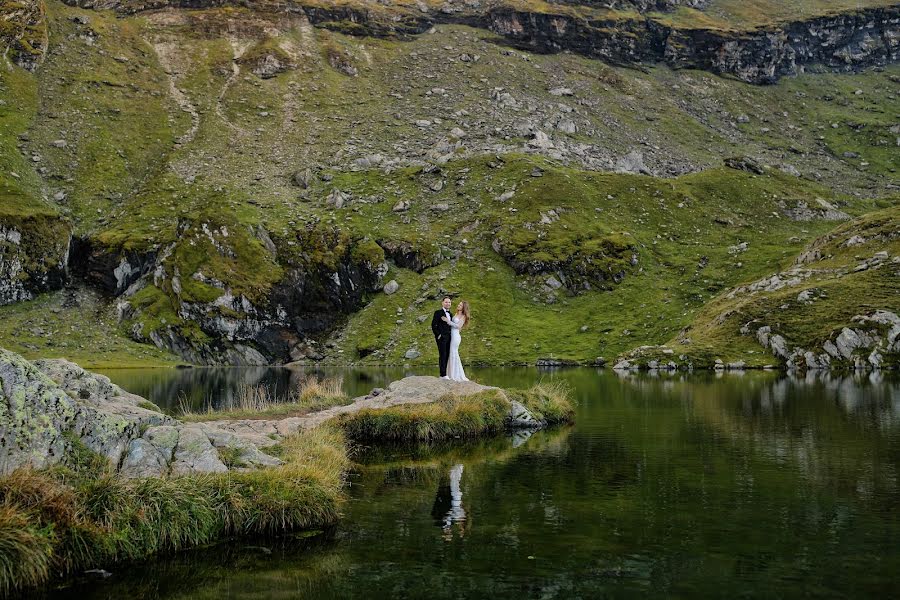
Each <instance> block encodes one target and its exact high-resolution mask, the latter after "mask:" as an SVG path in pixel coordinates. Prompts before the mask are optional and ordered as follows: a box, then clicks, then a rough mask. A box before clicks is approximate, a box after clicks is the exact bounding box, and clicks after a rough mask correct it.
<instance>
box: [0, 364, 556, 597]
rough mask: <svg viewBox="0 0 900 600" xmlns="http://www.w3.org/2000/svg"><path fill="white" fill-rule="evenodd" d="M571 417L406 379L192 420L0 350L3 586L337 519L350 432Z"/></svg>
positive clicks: (543, 397) (496, 393)
mask: <svg viewBox="0 0 900 600" xmlns="http://www.w3.org/2000/svg"><path fill="white" fill-rule="evenodd" d="M519 400H521V401H522V402H520V401H519ZM523 403H528V404H529V405H530V406H529V407H526V406H525V405H524V404H523ZM572 414H573V411H572V407H571V403H570V401H569V399H568V398H567V397H566V394H564V393H562V392H561V390H558V389H550V388H547V390H544V391H537V392H535V388H532V390H527V391H523V392H509V391H504V390H501V389H499V388H492V387H488V386H482V385H479V384H477V383H472V382H467V383H456V382H450V381H446V380H441V379H439V378H436V377H407V378H405V379H402V380H400V381H395V382H393V383H392V384H391V385H390V386H388V388H387V389H376V390H373V391H372V393H371V394H369V395H367V396H364V397H360V398H357V399H355V400H354V401H353V402H351V403H350V404H347V405H344V406H338V407H335V408H332V409H328V410H324V411H320V412H315V413H311V414H308V415H304V416H298V417H289V418H284V419H268V420H267V419H241V420H211V421H205V422H183V421H180V420H178V419H175V418H173V417H171V416H168V415H165V414H163V413H162V412H161V411H160V410H159V409H158V408H157V407H156V406H155V405H153V404H152V403H150V402H148V401H147V400H145V399H144V398H141V397H139V396H136V395H134V394H130V393H128V392H126V391H124V390H122V389H121V388H119V387H118V386H116V385H114V384H112V383H111V382H110V381H109V379H108V378H106V377H104V376H102V375H96V374H93V373H90V372H88V371H85V370H84V369H82V368H80V367H79V366H78V365H75V364H74V363H71V362H68V361H66V360H61V359H52V360H38V361H34V362H29V361H27V360H25V359H23V358H22V357H21V356H18V355H16V354H14V353H12V352H9V351H7V350H3V349H0V440H2V445H0V549H2V550H0V553H2V554H0V561H2V563H3V564H4V565H5V566H4V568H3V569H0V592H2V593H7V592H18V591H23V590H27V589H29V588H36V587H40V586H43V585H45V584H46V583H48V582H49V581H51V580H52V579H54V578H57V577H60V576H61V575H62V576H65V575H66V574H70V573H74V572H78V571H80V570H84V569H90V568H97V567H101V566H106V565H109V564H112V563H115V562H118V561H121V560H129V559H131V560H137V559H143V558H146V557H147V556H150V555H152V554H156V553H159V552H166V551H174V550H179V549H184V548H188V547H194V546H199V545H204V544H209V543H215V542H217V541H219V540H222V539H225V538H227V537H230V536H247V535H277V534H282V533H285V532H288V531H291V530H298V529H315V528H322V527H328V526H331V525H333V524H334V523H335V522H336V521H337V520H338V519H339V518H340V506H341V504H342V502H343V501H344V492H343V486H344V474H345V472H346V470H347V469H348V468H349V466H350V460H349V451H348V447H347V439H350V440H354V439H366V440H369V441H370V442H372V441H374V442H376V443H377V442H378V441H387V440H391V441H397V440H406V441H438V440H442V439H449V438H460V437H463V438H465V437H478V436H483V435H491V434H496V433H500V432H502V431H507V432H510V433H515V432H517V431H522V430H528V431H532V430H536V429H540V428H543V427H546V426H548V425H550V424H553V423H559V422H564V421H570V420H571V418H572ZM473 424H475V426H473ZM60 499H62V500H60ZM59 502H62V504H59Z"/></svg>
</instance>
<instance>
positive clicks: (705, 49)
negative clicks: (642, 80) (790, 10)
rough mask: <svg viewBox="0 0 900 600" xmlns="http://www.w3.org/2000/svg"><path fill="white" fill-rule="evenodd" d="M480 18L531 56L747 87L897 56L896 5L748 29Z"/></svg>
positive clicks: (557, 17) (899, 12)
mask: <svg viewBox="0 0 900 600" xmlns="http://www.w3.org/2000/svg"><path fill="white" fill-rule="evenodd" d="M488 16H489V19H490V26H491V29H493V30H494V31H496V32H497V33H500V34H502V35H504V36H506V37H508V38H510V39H512V40H515V41H516V42H518V43H519V44H520V45H523V46H527V47H528V48H529V49H532V50H535V51H539V52H557V51H560V50H570V51H572V52H577V53H579V54H584V55H587V56H592V57H596V58H601V59H604V60H610V61H613V62H622V63H638V62H644V63H656V62H664V63H666V64H668V65H670V66H672V67H676V68H691V69H703V70H707V71H712V72H714V73H720V74H727V75H733V76H735V77H738V78H739V79H742V80H744V81H747V82H751V83H771V82H774V81H776V80H778V78H779V77H782V76H784V75H794V74H797V73H799V72H802V71H803V70H804V69H805V68H807V67H814V66H819V67H824V68H828V69H832V70H837V71H850V70H854V69H861V68H865V67H869V66H873V65H884V64H887V63H891V62H895V61H896V60H897V59H898V55H900V35H898V34H897V31H898V27H900V7H897V6H893V7H879V8H868V9H863V10H857V11H848V12H844V13H839V14H835V15H826V16H820V17H815V18H812V19H808V20H798V21H793V22H790V23H786V24H781V25H777V26H771V27H766V28H760V29H754V30H748V31H728V30H714V29H702V28H698V29H679V28H675V27H672V26H669V25H665V24H663V23H661V22H659V21H656V20H653V19H651V18H641V19H612V18H611V19H601V20H587V19H584V18H581V17H576V16H572V15H569V14H548V13H533V12H526V11H522V10H515V9H512V8H496V9H493V10H491V11H490V12H489V14H488Z"/></svg>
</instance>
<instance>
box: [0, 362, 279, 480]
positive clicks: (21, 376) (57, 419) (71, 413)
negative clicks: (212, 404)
mask: <svg viewBox="0 0 900 600" xmlns="http://www.w3.org/2000/svg"><path fill="white" fill-rule="evenodd" d="M0 440H2V441H3V443H2V445H0V474H6V473H9V472H11V471H13V470H15V469H17V468H20V467H33V468H43V467H49V466H52V465H55V464H58V463H61V462H64V461H65V460H66V458H67V456H68V455H70V453H71V452H72V450H73V447H74V446H75V445H77V444H80V445H83V446H84V447H86V448H88V449H89V450H91V451H93V452H94V453H96V454H98V455H100V456H103V457H105V458H106V459H107V460H108V461H109V464H110V466H111V467H112V468H114V469H116V470H118V471H119V472H120V473H121V474H122V475H125V476H128V477H146V476H160V475H169V474H172V475H183V474H190V473H220V472H224V471H227V470H228V468H229V467H232V468H258V467H268V466H275V465H280V464H282V463H281V461H280V460H279V459H277V458H275V457H272V456H269V455H267V454H265V453H263V452H261V451H260V450H259V448H258V447H257V446H256V445H254V443H253V440H251V439H247V438H242V437H241V436H239V435H236V434H234V433H232V432H229V431H221V430H219V429H218V428H217V427H216V426H215V425H213V424H204V423H197V424H186V423H182V422H180V421H178V420H176V419H174V418H172V417H169V416H167V415H165V414H163V413H161V412H160V411H159V409H158V408H157V407H156V406H154V405H153V404H151V403H150V402H148V401H147V400H145V399H144V398H142V397H140V396H136V395H134V394H130V393H128V392H126V391H125V390H123V389H122V388H120V387H119V386H117V385H115V384H113V383H112V382H111V381H110V380H109V378H108V377H104V376H103V375H97V374H95V373H90V372H89V371H85V370H84V369H82V368H81V367H79V366H78V365H76V364H74V363H72V362H69V361H67V360H63V359H53V360H39V361H35V362H34V363H32V362H29V361H28V360H25V359H24V358H23V357H21V356H19V355H18V354H15V353H13V352H9V351H7V350H4V349H2V348H0ZM223 457H228V460H227V461H226V460H223ZM226 462H228V463H229V464H226Z"/></svg>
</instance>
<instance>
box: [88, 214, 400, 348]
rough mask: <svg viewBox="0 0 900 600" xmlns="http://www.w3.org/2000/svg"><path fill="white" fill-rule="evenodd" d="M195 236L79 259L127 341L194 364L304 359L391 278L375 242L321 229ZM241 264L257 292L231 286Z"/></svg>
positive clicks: (206, 231)
mask: <svg viewBox="0 0 900 600" xmlns="http://www.w3.org/2000/svg"><path fill="white" fill-rule="evenodd" d="M194 229H195V228H194V226H193V225H190V226H183V227H179V231H180V232H181V237H180V239H179V240H177V241H174V242H172V243H170V244H168V245H166V246H164V247H163V248H162V249H160V250H157V249H152V248H151V249H147V250H145V251H138V250H133V249H131V250H125V249H116V248H115V247H103V246H101V245H98V246H95V247H93V248H90V249H88V250H87V251H86V252H84V251H83V252H82V260H83V261H84V262H83V264H82V265H81V266H80V269H81V270H82V272H83V273H84V274H85V278H86V280H87V281H88V282H91V283H92V284H94V285H97V286H99V287H100V288H101V289H103V290H105V291H106V292H107V293H108V294H109V295H110V296H112V297H114V298H117V299H118V300H117V302H118V311H119V315H120V318H121V320H122V321H123V322H124V324H125V325H126V326H127V327H128V328H129V329H130V331H131V332H132V335H133V337H135V338H136V339H137V340H139V341H146V342H151V343H153V344H155V345H156V346H157V347H159V348H164V349H168V350H170V351H172V352H174V353H176V354H178V355H179V356H181V357H183V358H184V359H185V360H188V361H190V362H193V363H196V364H238V365H257V364H260V365H261V364H270V363H273V362H275V363H280V362H287V361H290V360H292V359H297V358H302V357H307V354H308V340H309V339H310V338H315V337H318V336H319V335H321V334H324V333H327V332H329V331H330V330H331V329H333V328H334V327H335V326H337V325H338V324H339V323H340V322H341V321H342V319H344V318H345V317H346V315H348V314H350V313H352V312H355V311H356V310H358V309H359V308H360V307H361V306H362V305H363V304H364V303H365V301H366V298H367V296H368V295H369V294H371V293H373V292H375V291H377V290H378V289H380V287H381V278H382V277H383V276H384V274H385V272H386V270H387V269H386V265H385V263H384V252H383V251H382V250H381V248H380V247H378V246H377V245H376V244H375V243H374V242H370V241H367V240H352V239H350V238H349V237H348V236H347V235H346V234H344V233H342V232H340V231H339V230H337V229H333V228H328V227H324V226H321V227H316V226H313V227H309V228H307V229H305V230H302V231H299V232H296V233H295V234H294V235H293V236H290V239H288V238H285V239H278V243H277V244H276V242H274V241H273V240H272V239H271V237H269V234H268V233H266V232H265V231H263V230H258V231H256V232H254V235H253V236H250V235H247V233H248V232H242V231H240V230H238V231H234V230H231V231H229V230H228V228H227V227H226V226H215V225H212V226H211V225H210V224H209V223H207V222H204V223H200V224H198V226H197V227H196V229H197V230H198V234H197V236H195V235H194ZM245 235H246V237H244V238H243V239H242V236H245ZM200 240H203V241H202V242H201V241H200ZM238 263H240V268H244V269H247V270H249V271H254V272H251V273H249V274H248V275H247V277H251V278H254V280H255V281H258V282H259V283H258V287H256V288H243V287H242V288H237V287H234V283H233V277H231V278H230V277H229V276H230V275H233V270H234V269H236V268H238ZM161 307H162V308H161ZM160 315H165V316H163V317H162V318H161V317H160ZM313 354H314V353H313Z"/></svg>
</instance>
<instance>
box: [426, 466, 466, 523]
mask: <svg viewBox="0 0 900 600" xmlns="http://www.w3.org/2000/svg"><path fill="white" fill-rule="evenodd" d="M462 474H463V466H462V465H459V464H457V465H453V466H452V467H451V468H450V472H449V477H447V476H444V477H441V483H440V485H439V486H438V490H437V495H436V496H435V498H434V506H432V508H431V516H432V517H434V521H435V524H436V525H439V526H440V528H441V529H443V531H444V536H443V537H444V539H445V540H447V541H450V540H452V539H453V532H454V531H457V532H458V533H459V537H463V536H464V535H465V534H466V533H467V532H468V530H469V527H470V526H471V525H472V519H471V518H469V517H467V516H466V509H465V508H463V505H462V488H461V487H460V481H461V480H462Z"/></svg>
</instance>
